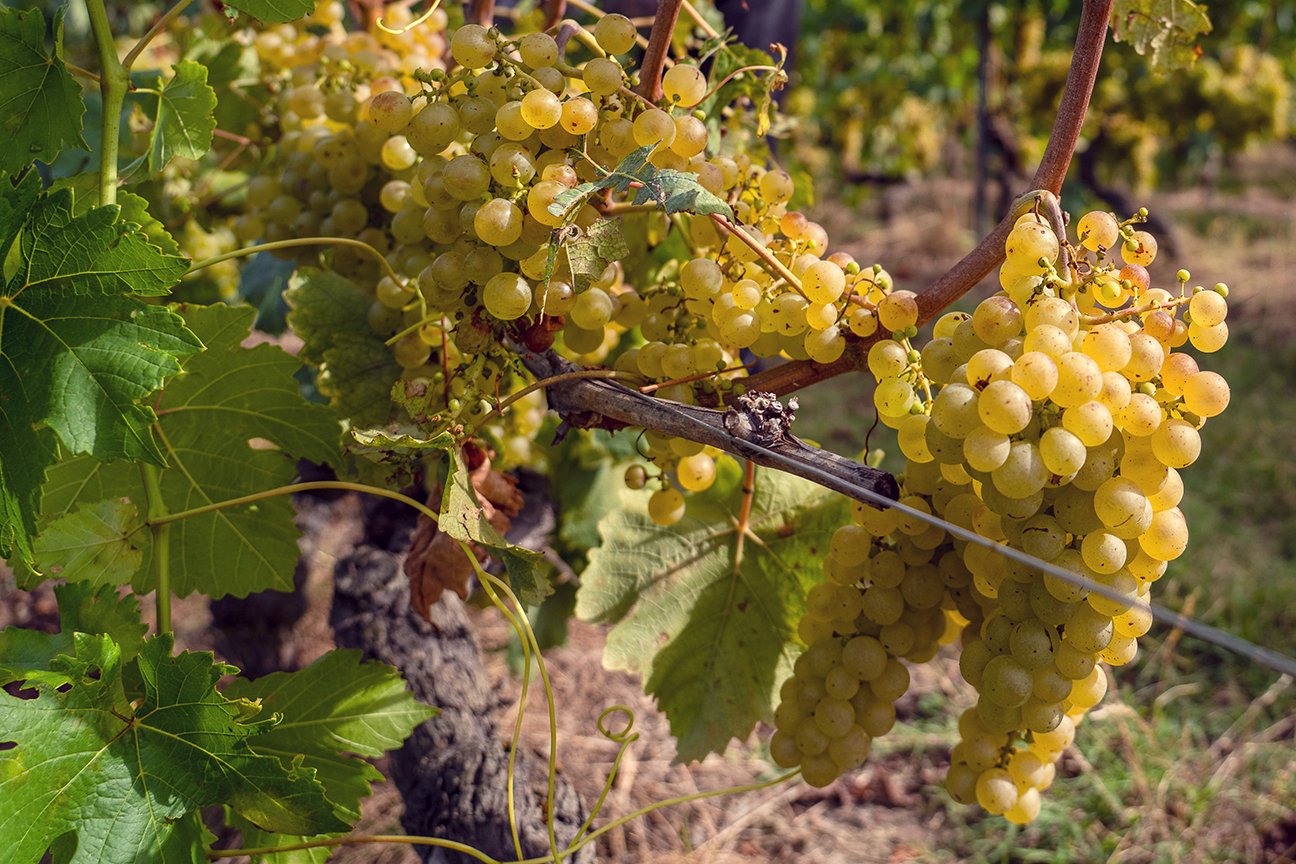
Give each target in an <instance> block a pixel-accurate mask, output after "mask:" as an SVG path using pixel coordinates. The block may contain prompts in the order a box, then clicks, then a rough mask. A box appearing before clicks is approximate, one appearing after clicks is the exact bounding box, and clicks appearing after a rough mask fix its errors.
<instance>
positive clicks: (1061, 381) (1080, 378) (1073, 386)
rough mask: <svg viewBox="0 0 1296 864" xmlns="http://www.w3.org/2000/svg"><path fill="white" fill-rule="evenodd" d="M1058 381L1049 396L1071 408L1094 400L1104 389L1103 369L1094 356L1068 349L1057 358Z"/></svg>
mask: <svg viewBox="0 0 1296 864" xmlns="http://www.w3.org/2000/svg"><path fill="white" fill-rule="evenodd" d="M1057 370H1058V382H1057V386H1056V387H1054V388H1053V392H1052V393H1050V394H1049V398H1050V399H1052V400H1053V401H1054V402H1056V403H1057V404H1058V405H1061V406H1062V407H1063V408H1070V407H1073V406H1075V405H1082V404H1084V403H1085V402H1089V401H1092V400H1093V399H1094V398H1095V397H1096V396H1097V395H1098V394H1099V393H1100V392H1101V391H1102V369H1100V368H1099V367H1098V364H1097V363H1095V362H1094V360H1093V358H1091V357H1089V356H1088V355H1086V354H1082V353H1081V352H1079V351H1068V352H1067V353H1065V354H1063V355H1062V356H1061V357H1058V358H1057Z"/></svg>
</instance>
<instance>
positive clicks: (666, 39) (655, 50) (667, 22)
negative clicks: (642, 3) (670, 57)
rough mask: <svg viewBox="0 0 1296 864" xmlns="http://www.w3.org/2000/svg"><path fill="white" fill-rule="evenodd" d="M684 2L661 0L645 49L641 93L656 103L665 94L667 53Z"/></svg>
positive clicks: (641, 66) (640, 77)
mask: <svg viewBox="0 0 1296 864" xmlns="http://www.w3.org/2000/svg"><path fill="white" fill-rule="evenodd" d="M683 2H684V0H659V2H658V4H657V15H656V17H654V18H653V26H652V33H651V35H649V37H648V48H647V49H646V50H645V51H644V56H643V62H642V63H641V64H639V94H640V95H641V96H643V97H644V98H645V99H647V100H648V101H650V102H654V103H655V102H657V101H659V100H660V99H661V98H662V96H663V95H664V93H663V91H662V69H664V68H665V66H666V54H667V52H668V51H669V50H670V43H671V37H672V36H673V35H675V24H676V22H677V21H679V14H680V6H681V5H682V4H683Z"/></svg>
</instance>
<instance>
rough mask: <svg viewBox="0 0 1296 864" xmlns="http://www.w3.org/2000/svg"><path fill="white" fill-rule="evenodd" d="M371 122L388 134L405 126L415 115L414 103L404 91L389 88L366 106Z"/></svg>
mask: <svg viewBox="0 0 1296 864" xmlns="http://www.w3.org/2000/svg"><path fill="white" fill-rule="evenodd" d="M365 113H366V114H367V116H368V117H369V122H370V123H372V124H373V125H374V126H376V127H377V128H378V129H379V130H381V131H382V132H385V133H386V134H388V135H395V134H396V133H398V132H400V131H401V130H402V129H404V128H405V125H406V124H407V123H409V122H410V118H411V117H413V116H414V103H413V102H411V101H410V99H409V97H408V96H406V95H405V94H404V93H401V92H399V91H396V90H387V91H385V92H383V93H379V94H378V95H376V96H374V97H373V98H372V99H370V100H369V104H368V105H367V106H365Z"/></svg>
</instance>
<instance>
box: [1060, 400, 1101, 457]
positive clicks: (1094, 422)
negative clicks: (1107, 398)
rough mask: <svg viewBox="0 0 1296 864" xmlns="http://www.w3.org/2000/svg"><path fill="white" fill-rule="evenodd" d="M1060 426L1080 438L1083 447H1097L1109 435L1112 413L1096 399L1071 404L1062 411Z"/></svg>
mask: <svg viewBox="0 0 1296 864" xmlns="http://www.w3.org/2000/svg"><path fill="white" fill-rule="evenodd" d="M1099 395H1101V394H1099ZM1062 428H1064V429H1066V430H1067V431H1068V432H1070V433H1071V434H1072V435H1074V436H1076V437H1077V438H1078V439H1080V443H1081V444H1083V445H1084V446H1085V447H1097V446H1098V445H1100V444H1103V443H1105V442H1106V441H1107V439H1108V438H1110V437H1111V434H1112V428H1113V425H1112V414H1111V411H1109V410H1108V409H1107V406H1106V405H1104V404H1103V403H1101V402H1099V401H1096V400H1091V401H1089V402H1083V403H1081V404H1079V405H1072V406H1071V407H1070V408H1067V409H1066V410H1065V411H1063V412H1062Z"/></svg>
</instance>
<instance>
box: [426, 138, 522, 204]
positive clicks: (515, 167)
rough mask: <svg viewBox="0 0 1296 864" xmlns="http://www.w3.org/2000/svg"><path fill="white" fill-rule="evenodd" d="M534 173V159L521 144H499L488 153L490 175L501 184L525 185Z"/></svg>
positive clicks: (507, 185) (506, 185) (513, 186)
mask: <svg viewBox="0 0 1296 864" xmlns="http://www.w3.org/2000/svg"><path fill="white" fill-rule="evenodd" d="M446 170H449V167H448V166H447V169H446ZM535 173H536V166H535V159H534V157H532V155H531V151H530V150H528V149H527V148H526V147H523V146H522V145H521V144H513V143H509V144H501V145H500V146H498V147H496V148H495V152H493V153H491V155H490V175H491V177H493V178H494V180H495V182H496V183H498V184H499V185H501V186H504V187H509V188H516V187H518V186H525V185H527V184H528V183H530V182H531V181H532V179H534V178H535ZM456 197H458V196H456Z"/></svg>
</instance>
